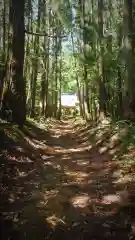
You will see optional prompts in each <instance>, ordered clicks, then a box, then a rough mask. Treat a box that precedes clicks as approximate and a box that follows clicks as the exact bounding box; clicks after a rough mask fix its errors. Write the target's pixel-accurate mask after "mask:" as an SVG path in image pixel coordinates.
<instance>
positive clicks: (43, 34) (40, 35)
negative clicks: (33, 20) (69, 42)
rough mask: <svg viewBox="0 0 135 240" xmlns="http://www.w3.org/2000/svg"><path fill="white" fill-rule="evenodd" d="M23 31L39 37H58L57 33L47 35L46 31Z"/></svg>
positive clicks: (64, 36)
mask: <svg viewBox="0 0 135 240" xmlns="http://www.w3.org/2000/svg"><path fill="white" fill-rule="evenodd" d="M25 33H26V34H30V35H34V36H39V37H45V36H46V37H50V38H56V37H59V36H57V35H48V34H47V33H35V32H30V31H27V30H25ZM66 37H67V35H63V36H60V38H66Z"/></svg>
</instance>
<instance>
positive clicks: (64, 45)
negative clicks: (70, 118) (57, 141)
mask: <svg viewBox="0 0 135 240" xmlns="http://www.w3.org/2000/svg"><path fill="white" fill-rule="evenodd" d="M134 14H135V1H133V0H120V1H116V0H113V1H112V0H97V1H93V0H89V1H88V0H77V1H75V0H57V1H56V0H20V1H18V0H11V1H10V3H9V1H8V0H1V1H0V16H1V21H0V25H1V34H0V100H1V105H0V112H1V117H4V116H5V110H6V111H7V110H8V111H11V112H12V119H13V121H14V122H16V123H17V124H19V125H20V126H21V125H23V123H24V121H25V119H26V116H29V117H32V118H33V117H35V116H36V114H38V115H40V116H43V117H45V118H47V117H55V118H60V116H61V94H62V93H64V92H77V94H78V99H79V107H80V113H81V116H82V117H83V118H85V119H92V120H97V119H102V118H104V117H110V118H111V119H123V118H126V119H127V118H130V119H133V115H134V111H135V99H134V88H135V87H134V86H135V80H134V48H135V43H134V32H135V16H134Z"/></svg>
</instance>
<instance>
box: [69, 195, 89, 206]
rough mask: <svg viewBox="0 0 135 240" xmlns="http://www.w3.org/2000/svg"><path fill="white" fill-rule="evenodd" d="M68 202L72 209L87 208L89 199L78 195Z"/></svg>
mask: <svg viewBox="0 0 135 240" xmlns="http://www.w3.org/2000/svg"><path fill="white" fill-rule="evenodd" d="M70 201H71V203H72V204H73V206H74V207H79V208H85V207H87V206H89V201H90V198H89V196H87V195H86V196H85V195H78V196H75V197H73V198H72V199H71V200H70Z"/></svg>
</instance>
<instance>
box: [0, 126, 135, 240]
mask: <svg viewBox="0 0 135 240" xmlns="http://www.w3.org/2000/svg"><path fill="white" fill-rule="evenodd" d="M24 133H25V134H24ZM24 133H20V132H17V133H15V132H14V131H13V130H12V131H11V130H10V129H6V130H5V132H4V135H3V146H2V151H1V155H0V190H1V191H0V195H1V196H0V213H1V215H0V234H1V236H0V237H1V239H3V240H4V239H7V240H8V239H35V240H36V239H40V240H42V239H50V240H55V239H56V240H57V239H59V240H60V239H67V240H68V239H74V240H87V239H91V240H99V239H100V240H101V239H110V240H111V239H123V240H124V239H125V240H126V239H127V240H128V239H129V232H130V230H131V229H130V228H131V225H130V223H131V221H133V220H134V213H135V211H134V207H133V206H131V207H129V206H128V208H126V206H125V205H126V204H125V202H124V201H125V195H126V193H125V190H124V189H125V184H124V183H122V182H119V178H120V176H119V172H118V171H119V170H118V169H117V166H116V164H115V163H114V162H113V161H112V160H111V157H110V155H109V154H108V153H107V152H106V153H105V154H101V153H100V152H99V149H98V147H94V146H93V145H92V142H91V143H88V142H87V143H85V142H82V141H79V140H81V139H80V135H79V131H78V130H77V129H76V128H75V126H74V124H73V123H72V122H56V123H53V125H49V129H48V130H46V131H45V130H44V129H39V128H38V127H37V126H35V125H32V124H30V123H29V124H27V129H25V130H24ZM86 133H87V130H86ZM13 134H16V135H17V136H20V139H19V140H18V141H15V139H14V140H11V138H10V135H11V136H12V137H13ZM19 134H21V135H19ZM22 134H24V135H22ZM22 136H23V137H22ZM80 142H81V143H80ZM90 144H91V145H90ZM130 187H132V188H133V187H134V183H133V182H131V183H130ZM123 202H124V203H123Z"/></svg>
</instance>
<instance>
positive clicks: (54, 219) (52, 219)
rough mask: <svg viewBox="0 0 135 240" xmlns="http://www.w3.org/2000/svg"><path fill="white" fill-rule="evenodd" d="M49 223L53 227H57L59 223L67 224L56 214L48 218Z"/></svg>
mask: <svg viewBox="0 0 135 240" xmlns="http://www.w3.org/2000/svg"><path fill="white" fill-rule="evenodd" d="M46 221H47V223H48V224H49V225H50V226H51V227H52V228H55V227H56V226H57V225H58V224H59V223H62V224H64V225H65V224H66V223H65V221H64V220H63V219H61V218H59V217H57V216H55V215H52V216H49V217H47V218H46Z"/></svg>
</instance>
